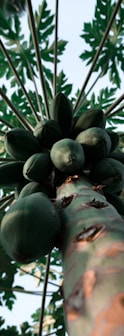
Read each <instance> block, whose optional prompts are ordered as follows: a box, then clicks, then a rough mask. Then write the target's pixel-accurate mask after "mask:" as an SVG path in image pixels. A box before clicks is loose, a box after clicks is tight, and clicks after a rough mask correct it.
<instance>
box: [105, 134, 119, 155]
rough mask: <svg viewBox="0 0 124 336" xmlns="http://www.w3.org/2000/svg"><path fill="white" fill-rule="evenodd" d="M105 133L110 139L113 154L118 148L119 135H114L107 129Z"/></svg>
mask: <svg viewBox="0 0 124 336" xmlns="http://www.w3.org/2000/svg"><path fill="white" fill-rule="evenodd" d="M106 132H107V133H108V135H109V136H110V139H111V152H113V151H115V149H117V147H118V146H119V135H118V133H115V132H113V131H110V130H107V129H106Z"/></svg>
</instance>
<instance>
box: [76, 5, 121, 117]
mask: <svg viewBox="0 0 124 336" xmlns="http://www.w3.org/2000/svg"><path fill="white" fill-rule="evenodd" d="M121 2H122V0H118V2H117V4H116V6H115V8H114V11H113V13H112V15H111V18H110V20H109V23H108V25H107V28H106V30H105V33H104V35H103V38H102V40H101V42H100V45H99V47H98V49H97V52H96V54H95V56H94V59H93V62H92V65H91V68H90V70H89V72H88V74H87V77H86V79H85V82H84V84H83V86H82V89H81V91H80V93H79V96H78V98H77V101H76V103H75V106H74V111H76V109H77V106H78V104H79V102H80V99H81V96H82V94H83V92H84V90H85V88H86V86H87V83H88V81H89V79H90V76H91V75H92V72H93V70H94V67H95V65H96V62H97V60H98V57H99V55H100V53H101V51H102V48H103V46H104V43H105V41H106V39H107V36H108V33H109V31H110V29H111V26H112V24H113V21H114V19H115V16H116V14H117V11H118V9H119V7H120V4H121Z"/></svg>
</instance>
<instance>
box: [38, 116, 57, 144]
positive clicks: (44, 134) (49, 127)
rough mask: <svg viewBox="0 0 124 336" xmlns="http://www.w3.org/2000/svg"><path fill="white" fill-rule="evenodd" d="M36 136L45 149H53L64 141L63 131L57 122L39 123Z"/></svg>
mask: <svg viewBox="0 0 124 336" xmlns="http://www.w3.org/2000/svg"><path fill="white" fill-rule="evenodd" d="M34 135H35V136H36V137H37V139H38V140H39V142H40V144H41V146H42V147H43V148H47V149H51V147H52V145H53V144H54V143H55V142H56V141H58V140H60V139H62V131H61V129H60V127H59V125H58V123H57V121H55V120H48V121H46V122H45V123H44V124H43V123H38V124H37V126H36V127H35V130H34Z"/></svg>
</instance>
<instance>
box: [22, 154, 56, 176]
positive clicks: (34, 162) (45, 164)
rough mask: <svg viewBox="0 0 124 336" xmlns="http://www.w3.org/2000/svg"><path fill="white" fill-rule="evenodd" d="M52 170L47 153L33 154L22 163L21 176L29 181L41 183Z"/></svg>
mask: <svg viewBox="0 0 124 336" xmlns="http://www.w3.org/2000/svg"><path fill="white" fill-rule="evenodd" d="M52 169H53V164H52V161H51V159H50V155H49V153H35V154H33V155H31V156H30V157H29V158H28V159H27V161H26V162H25V163H24V166H23V175H24V177H25V178H26V179H28V180H29V181H35V182H41V181H43V180H44V179H46V178H48V176H49V175H50V173H51V172H52Z"/></svg>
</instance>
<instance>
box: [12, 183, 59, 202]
mask: <svg viewBox="0 0 124 336" xmlns="http://www.w3.org/2000/svg"><path fill="white" fill-rule="evenodd" d="M36 192H43V193H44V194H46V195H47V196H48V197H49V198H55V194H56V191H55V188H54V187H52V186H51V184H47V183H46V184H45V183H44V182H42V183H38V182H29V183H27V184H26V185H25V186H24V187H23V188H22V190H21V191H20V194H19V196H18V198H19V199H20V198H23V197H25V196H28V195H31V194H33V193H36Z"/></svg>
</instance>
